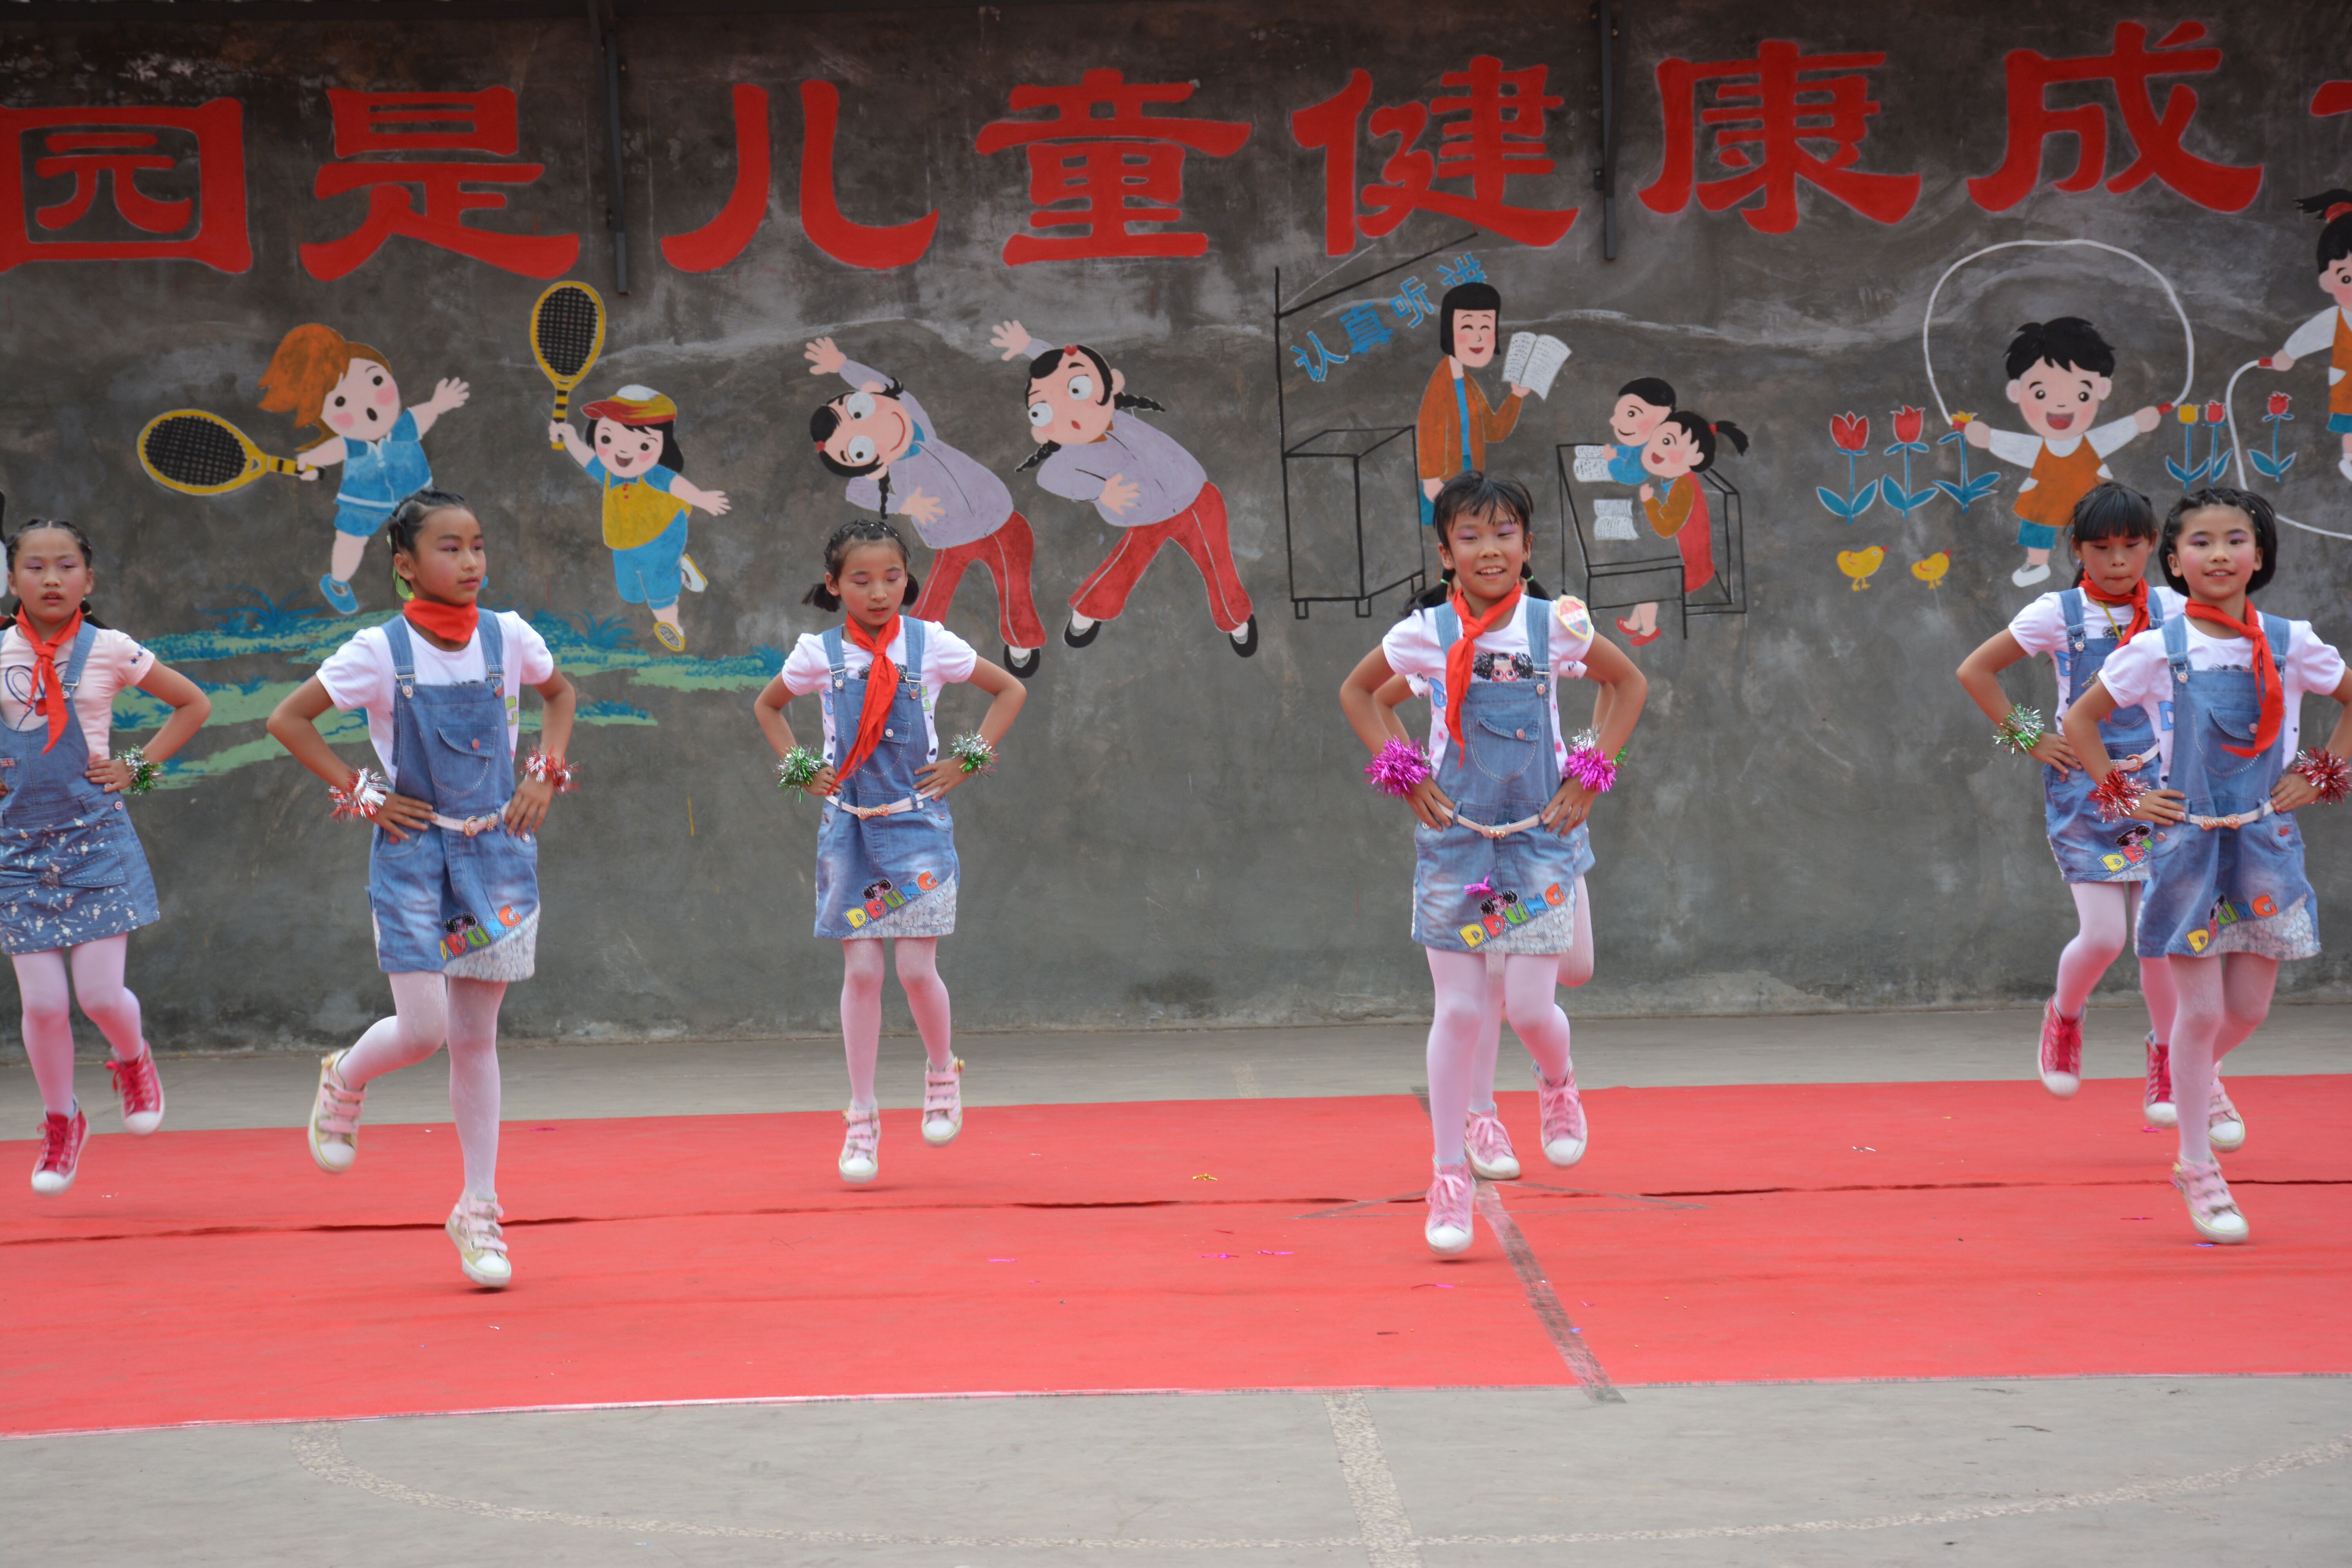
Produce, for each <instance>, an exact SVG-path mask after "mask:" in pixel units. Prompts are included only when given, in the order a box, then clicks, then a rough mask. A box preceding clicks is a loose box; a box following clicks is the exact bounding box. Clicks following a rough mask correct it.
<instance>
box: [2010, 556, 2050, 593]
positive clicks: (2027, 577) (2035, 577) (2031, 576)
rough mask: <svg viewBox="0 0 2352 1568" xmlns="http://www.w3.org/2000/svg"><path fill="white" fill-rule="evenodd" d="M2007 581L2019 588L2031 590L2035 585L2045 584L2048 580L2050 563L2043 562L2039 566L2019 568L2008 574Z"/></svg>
mask: <svg viewBox="0 0 2352 1568" xmlns="http://www.w3.org/2000/svg"><path fill="white" fill-rule="evenodd" d="M2009 580H2010V581H2011V582H2012V583H2014V584H2017V585H2018V586H2019V587H2021V588H2031V587H2032V586H2033V584H2036V583H2046V582H2048V581H2049V580H2050V563H2048V562H2047V561H2044V562H2043V563H2042V564H2041V565H2039V566H2021V567H2019V568H2018V569H2017V570H2016V571H2014V572H2012V573H2011V574H2009Z"/></svg>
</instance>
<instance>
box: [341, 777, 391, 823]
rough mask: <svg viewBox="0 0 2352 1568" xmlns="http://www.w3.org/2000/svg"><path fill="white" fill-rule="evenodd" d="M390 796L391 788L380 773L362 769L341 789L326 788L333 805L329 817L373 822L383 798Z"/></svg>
mask: <svg viewBox="0 0 2352 1568" xmlns="http://www.w3.org/2000/svg"><path fill="white" fill-rule="evenodd" d="M390 794H391V788H390V786H389V785H387V784H385V783H384V781H383V774H382V773H377V772H376V771H375V770H374V769H373V768H362V769H361V770H360V771H359V772H358V773H353V774H352V782H351V783H350V784H345V785H344V786H343V787H342V788H341V789H336V788H334V787H332V786H330V787H329V788H328V791H327V796H328V798H329V799H331V800H332V801H333V802H334V803H335V805H334V810H333V811H331V813H329V816H331V817H333V818H334V819H336V820H338V821H340V820H341V819H342V818H343V817H346V816H358V817H364V818H365V819H366V820H368V821H370V822H373V821H374V820H375V814H376V811H377V808H379V807H380V806H382V805H383V803H384V798H385V796H387V795H390Z"/></svg>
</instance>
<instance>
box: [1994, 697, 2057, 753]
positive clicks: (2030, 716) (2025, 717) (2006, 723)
mask: <svg viewBox="0 0 2352 1568" xmlns="http://www.w3.org/2000/svg"><path fill="white" fill-rule="evenodd" d="M2045 732H2046V731H2045V727H2044V726H2043V724H2042V715H2041V714H2040V713H2037V712H2035V711H2034V710H2032V709H2031V708H2012V709H2011V710H2009V716H2008V717H2007V718H2005V719H2003V720H2001V721H2000V722H1999V723H1997V724H1995V725H1994V726H1993V727H1992V743H1993V744H1994V745H1996V746H2005V747H2007V748H2008V749H2009V750H2011V751H2012V752H2016V753H2017V754H2018V755H2019V756H2021V757H2030V756H2032V754H2033V748H2034V747H2035V746H2037V745H2039V744H2041V743H2042V735H2043V734H2044V733H2045Z"/></svg>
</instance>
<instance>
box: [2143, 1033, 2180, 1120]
mask: <svg viewBox="0 0 2352 1568" xmlns="http://www.w3.org/2000/svg"><path fill="white" fill-rule="evenodd" d="M2139 1110H2140V1114H2141V1115H2142V1116H2144V1117H2146V1118H2147V1124H2148V1125H2149V1126H2150V1127H2177V1126H2179V1124H2180V1113H2179V1110H2176V1109H2174V1107H2173V1103H2172V1047H2169V1046H2161V1045H2158V1044H2157V1040H2156V1031H2155V1030H2153V1029H2150V1030H2149V1031H2148V1032H2147V1088H2146V1089H2142V1090H2140V1095H2139Z"/></svg>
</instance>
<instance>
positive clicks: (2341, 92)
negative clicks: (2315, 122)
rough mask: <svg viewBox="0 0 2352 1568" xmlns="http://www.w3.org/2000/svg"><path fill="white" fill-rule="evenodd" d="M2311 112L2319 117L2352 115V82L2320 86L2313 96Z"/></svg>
mask: <svg viewBox="0 0 2352 1568" xmlns="http://www.w3.org/2000/svg"><path fill="white" fill-rule="evenodd" d="M2311 112H2312V113H2314V114H2319V115H2328V114H2352V81H2328V82H2322V83H2320V84H2319V90H2318V91H2317V92H2315V93H2313V94H2312V95H2311Z"/></svg>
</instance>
